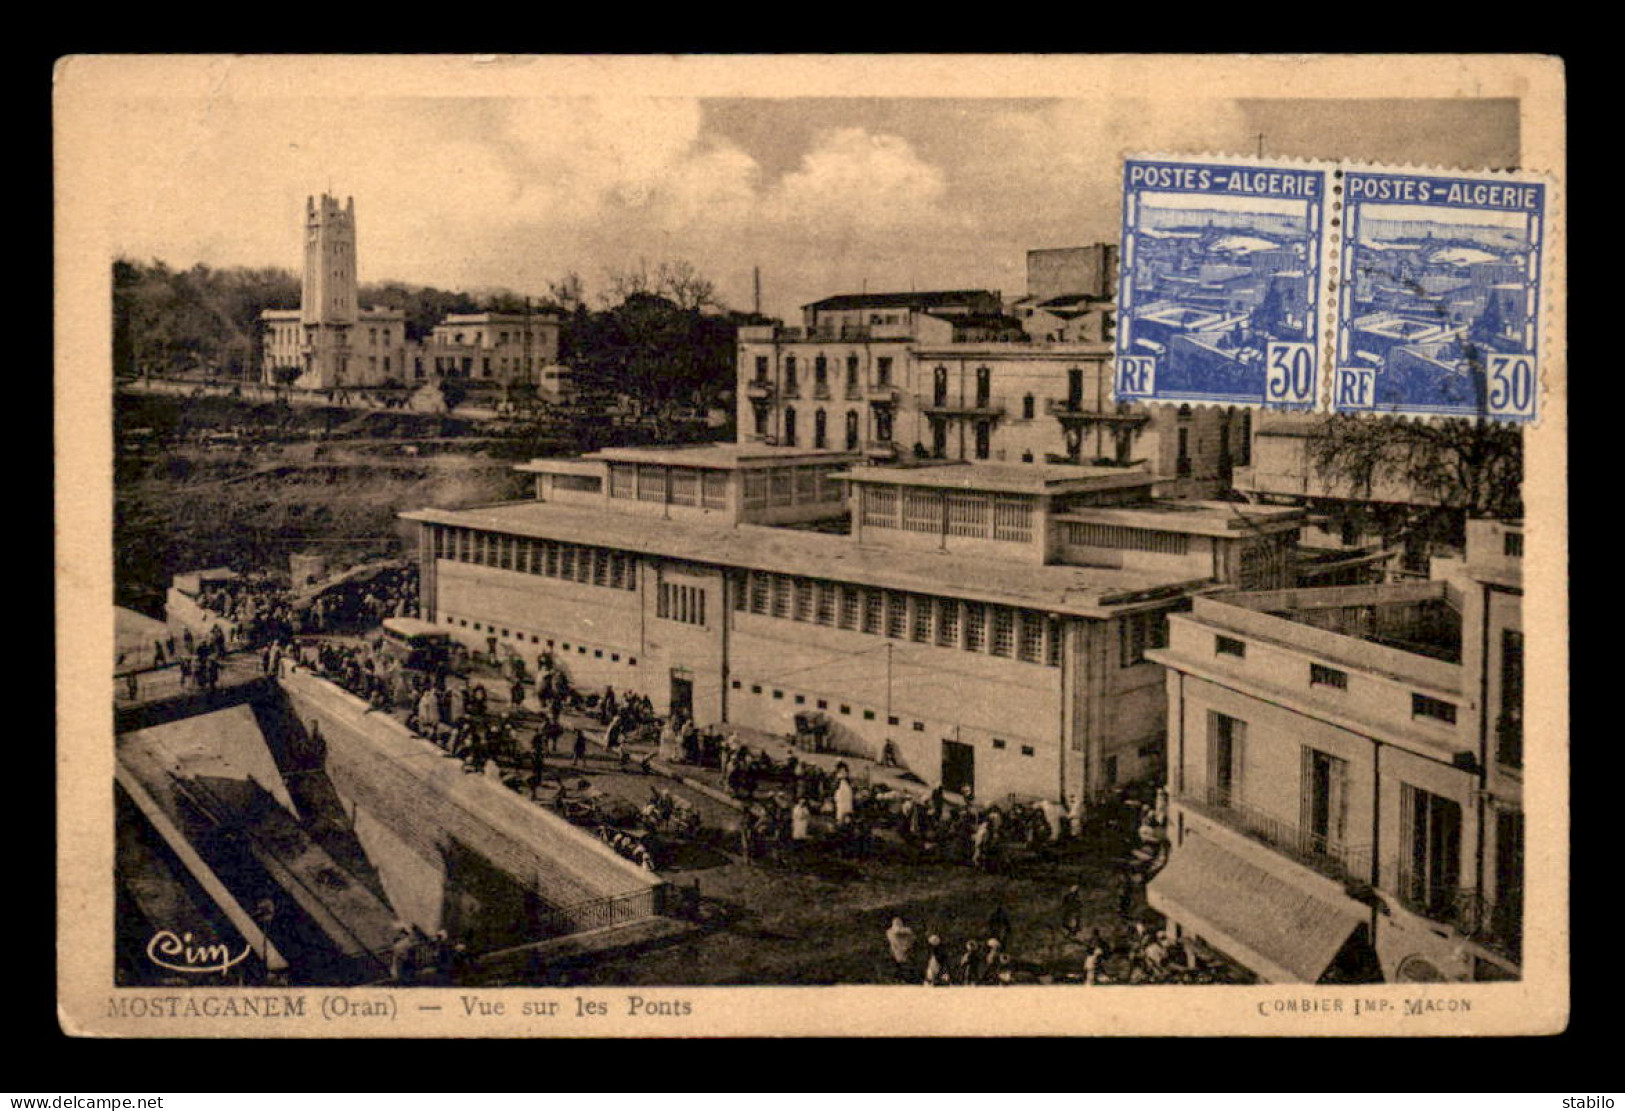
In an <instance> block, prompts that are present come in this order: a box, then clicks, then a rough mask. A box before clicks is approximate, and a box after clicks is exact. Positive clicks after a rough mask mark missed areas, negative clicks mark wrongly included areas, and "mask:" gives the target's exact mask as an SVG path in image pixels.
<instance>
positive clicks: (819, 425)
mask: <svg viewBox="0 0 1625 1111" xmlns="http://www.w3.org/2000/svg"><path fill="white" fill-rule="evenodd" d="M828 446H829V415H828V414H827V413H825V412H824V410H822V409H819V410H818V411H817V412H815V413H814V414H813V447H815V448H825V447H828Z"/></svg>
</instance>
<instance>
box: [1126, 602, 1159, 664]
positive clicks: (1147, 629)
mask: <svg viewBox="0 0 1625 1111" xmlns="http://www.w3.org/2000/svg"><path fill="white" fill-rule="evenodd" d="M1118 635H1119V637H1120V640H1119V644H1118V648H1119V653H1118V666H1120V667H1133V666H1134V665H1135V664H1138V663H1144V662H1145V650H1146V649H1147V648H1165V647H1167V645H1168V615H1167V614H1166V613H1164V612H1162V611H1161V610H1157V611H1154V612H1151V613H1135V614H1130V615H1129V616H1127V617H1125V618H1123V621H1122V623H1121V624H1120V625H1119V627H1118Z"/></svg>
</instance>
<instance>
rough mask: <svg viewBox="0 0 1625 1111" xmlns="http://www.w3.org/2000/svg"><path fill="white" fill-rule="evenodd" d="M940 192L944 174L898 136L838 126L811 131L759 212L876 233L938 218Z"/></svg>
mask: <svg viewBox="0 0 1625 1111" xmlns="http://www.w3.org/2000/svg"><path fill="white" fill-rule="evenodd" d="M947 193H948V179H947V177H946V175H945V174H944V172H943V171H942V170H941V169H939V168H938V167H936V166H933V165H930V164H929V163H927V162H925V161H924V160H923V159H921V158H920V156H919V155H918V154H917V153H916V152H915V150H914V148H913V147H912V146H910V145H909V143H908V142H907V141H906V140H904V139H902V138H899V137H898V136H896V135H877V134H872V133H870V132H869V131H867V130H865V129H864V128H861V127H843V128H836V129H833V130H830V131H825V132H822V133H820V134H819V136H818V138H817V140H816V141H815V144H814V146H813V148H812V149H811V150H809V151H808V152H807V153H806V155H805V156H803V158H802V160H801V165H800V166H799V167H797V168H796V169H795V170H793V171H791V172H790V173H787V174H785V175H784V177H782V178H781V179H780V180H779V181H778V182H777V183H776V184H775V185H774V186H773V187H772V188H771V190H770V191H769V193H768V194H767V196H766V197H765V198H764V203H763V212H762V215H763V216H764V217H765V218H767V219H769V220H774V221H779V222H793V221H806V222H818V223H831V222H833V223H834V224H836V225H837V226H838V227H840V228H841V229H842V230H847V229H851V230H863V231H880V230H884V229H887V228H894V227H899V226H908V225H919V224H921V223H925V222H929V221H931V220H934V219H940V218H941V217H942V212H941V205H942V202H943V200H944V199H945V198H946V196H947Z"/></svg>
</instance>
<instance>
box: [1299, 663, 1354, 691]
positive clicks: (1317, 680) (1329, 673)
mask: <svg viewBox="0 0 1625 1111" xmlns="http://www.w3.org/2000/svg"><path fill="white" fill-rule="evenodd" d="M1309 685H1310V686H1314V687H1333V688H1335V689H1337V690H1340V691H1346V690H1348V689H1349V673H1348V672H1346V671H1339V670H1338V669H1337V668H1335V667H1327V666H1326V665H1325V664H1310V665H1309Z"/></svg>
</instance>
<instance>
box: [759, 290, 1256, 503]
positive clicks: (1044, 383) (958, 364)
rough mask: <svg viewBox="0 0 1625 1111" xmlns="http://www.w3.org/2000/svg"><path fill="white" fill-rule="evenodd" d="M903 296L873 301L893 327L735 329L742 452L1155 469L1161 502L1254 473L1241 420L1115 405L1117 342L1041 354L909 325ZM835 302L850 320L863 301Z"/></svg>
mask: <svg viewBox="0 0 1625 1111" xmlns="http://www.w3.org/2000/svg"><path fill="white" fill-rule="evenodd" d="M898 296H902V295H893V294H876V295H873V297H872V298H871V300H873V302H874V304H875V310H876V311H875V312H874V313H873V314H872V316H873V317H876V318H881V317H894V318H895V319H891V320H890V321H889V322H887V323H877V324H872V325H862V326H860V325H843V326H842V327H841V328H839V329H822V328H819V329H810V328H796V329H786V328H781V327H777V326H770V325H763V326H757V327H746V328H741V329H740V331H739V343H738V359H739V362H738V374H739V388H738V391H737V396H738V398H739V402H738V405H739V411H738V420H739V424H738V427H739V429H740V438H741V439H742V440H745V441H747V442H753V443H764V444H783V445H787V446H802V445H805V446H809V447H814V448H838V449H841V450H847V451H863V452H865V453H866V454H867V455H870V456H871V457H876V458H889V457H896V456H899V455H902V456H925V457H930V458H937V459H959V460H967V461H974V462H993V463H998V462H1004V463H1031V464H1046V463H1090V464H1094V465H1123V466H1128V465H1136V464H1147V465H1149V466H1150V468H1151V470H1152V473H1154V474H1155V475H1156V476H1157V477H1158V479H1159V492H1160V493H1162V494H1164V495H1166V496H1180V497H1211V496H1213V495H1214V494H1217V493H1219V492H1220V491H1221V490H1223V489H1225V488H1227V487H1228V485H1229V479H1230V474H1231V472H1232V470H1233V469H1234V468H1235V467H1237V466H1244V465H1246V464H1247V463H1248V462H1249V461H1250V458H1249V451H1250V444H1251V432H1250V426H1251V414H1249V413H1248V412H1246V411H1245V410H1239V409H1231V410H1226V409H1220V408H1217V407H1212V406H1200V407H1195V408H1193V407H1191V406H1183V407H1180V408H1178V409H1171V408H1168V407H1163V406H1157V407H1150V406H1143V405H1119V404H1117V403H1115V402H1113V401H1112V399H1111V389H1112V346H1111V344H1110V343H1109V342H1104V341H1094V342H1079V343H1073V342H1043V341H1033V340H1031V339H1030V338H1029V336H1028V334H1027V333H1026V332H1024V331H1023V330H1022V329H1021V327H1020V325H1019V324H1018V323H1017V322H1016V321H1015V320H1014V319H1013V318H1009V317H1005V318H1001V319H1002V321H1003V323H1002V324H994V323H992V322H991V321H990V320H989V319H988V318H986V317H983V316H981V315H978V314H972V313H970V312H968V311H967V312H965V313H960V314H958V315H955V316H944V315H940V314H939V312H938V311H937V310H935V309H933V308H930V307H928V306H927V305H926V303H925V302H923V301H922V303H921V304H920V305H918V306H916V307H914V308H912V309H909V310H908V311H904V310H903V309H902V308H899V307H898V306H897V305H896V304H895V299H896V298H897V297H898ZM919 296H920V297H921V298H925V297H931V296H937V297H941V296H945V295H928V294H922V295H919ZM829 300H831V301H837V303H839V304H841V305H843V306H848V307H847V308H846V309H844V310H843V311H845V312H846V313H849V314H850V313H852V312H856V311H857V310H856V309H854V308H852V307H850V306H851V305H852V304H853V303H854V302H856V301H859V300H862V298H858V297H846V298H841V299H834V298H831V299H829ZM820 304H822V302H821V303H820ZM808 311H809V313H811V312H812V311H813V306H809V307H808ZM819 319H822V316H820V317H819Z"/></svg>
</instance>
